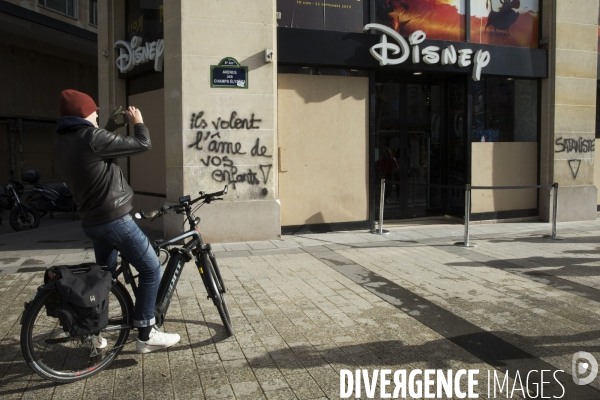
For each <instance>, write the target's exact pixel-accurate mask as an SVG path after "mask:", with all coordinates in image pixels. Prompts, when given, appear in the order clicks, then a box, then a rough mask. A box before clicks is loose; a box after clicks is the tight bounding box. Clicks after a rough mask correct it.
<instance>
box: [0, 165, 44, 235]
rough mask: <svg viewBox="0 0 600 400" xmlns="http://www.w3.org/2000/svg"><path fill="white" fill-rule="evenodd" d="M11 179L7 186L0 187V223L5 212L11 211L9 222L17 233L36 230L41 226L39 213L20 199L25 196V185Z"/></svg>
mask: <svg viewBox="0 0 600 400" xmlns="http://www.w3.org/2000/svg"><path fill="white" fill-rule="evenodd" d="M12 175H13V174H12V173H11V177H10V179H9V182H8V184H7V185H6V186H4V187H0V222H2V214H4V211H10V215H9V217H8V222H9V223H10V226H11V227H12V228H13V229H14V230H15V231H24V230H27V229H35V228H37V227H38V226H39V225H40V215H39V214H38V212H37V211H36V210H35V209H34V208H32V207H30V206H27V205H25V204H23V203H21V200H19V198H20V197H21V196H22V195H23V190H24V187H23V184H22V183H21V182H18V181H15V180H14V179H13V178H12Z"/></svg>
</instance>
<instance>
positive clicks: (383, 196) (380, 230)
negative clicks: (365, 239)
mask: <svg viewBox="0 0 600 400" xmlns="http://www.w3.org/2000/svg"><path fill="white" fill-rule="evenodd" d="M384 203H385V179H382V180H381V198H380V200H379V229H373V230H371V233H374V234H376V235H387V234H388V233H390V232H389V231H384V230H383V205H384Z"/></svg>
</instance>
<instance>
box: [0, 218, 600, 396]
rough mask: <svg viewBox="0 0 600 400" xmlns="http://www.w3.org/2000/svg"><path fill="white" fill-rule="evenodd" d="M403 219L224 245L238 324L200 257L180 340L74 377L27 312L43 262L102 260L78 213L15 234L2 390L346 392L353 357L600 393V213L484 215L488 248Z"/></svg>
mask: <svg viewBox="0 0 600 400" xmlns="http://www.w3.org/2000/svg"><path fill="white" fill-rule="evenodd" d="M390 230H391V232H390V234H389V235H387V236H378V235H373V234H370V233H368V232H364V231H362V232H361V231H356V232H337V233H329V234H305V235H297V236H284V237H283V239H282V240H272V241H262V242H246V243H227V244H216V245H214V246H213V249H214V250H215V252H216V254H217V258H218V259H219V265H220V268H221V270H222V274H223V278H224V280H225V282H226V284H227V285H228V287H229V293H228V294H227V295H226V298H227V302H228V305H229V309H230V312H231V316H232V319H233V324H234V327H235V330H236V336H235V337H232V338H225V335H224V329H223V327H222V324H221V321H220V319H219V316H218V313H217V311H216V309H215V307H214V306H212V303H211V302H210V301H209V300H206V293H205V290H204V287H203V284H202V282H201V280H200V276H199V274H198V273H197V272H196V270H195V268H186V269H184V271H183V274H182V278H181V280H180V282H179V285H178V287H177V295H176V296H175V297H174V298H173V301H172V303H171V307H170V308H169V313H168V318H167V321H166V323H165V328H166V330H168V331H175V332H179V333H180V334H181V335H182V340H181V343H180V344H178V345H177V346H175V347H174V348H172V349H169V350H168V351H163V352H158V353H153V354H149V355H144V356H142V355H138V354H136V353H135V347H134V344H133V345H132V343H130V344H128V345H127V346H126V348H125V349H124V351H123V352H122V353H121V354H120V355H119V357H118V359H117V362H116V363H114V364H113V365H112V366H111V367H110V369H108V370H106V371H104V372H102V373H100V374H99V375H97V376H95V377H93V378H90V379H88V380H85V381H80V382H77V383H74V384H69V385H55V384H53V383H50V382H47V381H44V380H42V379H41V378H39V377H38V376H37V375H35V374H32V372H31V370H29V369H28V367H27V366H26V364H25V363H24V361H23V359H22V356H21V354H20V351H19V330H20V325H19V317H20V313H21V311H22V308H23V303H24V302H25V301H27V300H29V299H30V298H31V296H32V295H33V294H34V293H35V290H36V288H37V286H38V285H39V284H40V283H41V280H42V272H41V271H42V270H43V269H45V268H46V267H47V266H49V265H53V264H57V263H78V262H82V261H86V260H93V251H92V250H91V244H90V243H89V241H88V240H87V238H85V237H84V236H83V235H82V234H81V230H80V228H79V223H78V222H74V223H65V224H63V225H61V229H60V232H58V230H57V229H55V228H53V227H49V228H41V229H38V230H36V231H33V232H26V233H25V232H21V233H14V234H5V235H0V319H1V320H2V321H3V323H2V324H0V398H36V399H45V398H54V399H66V398H77V399H94V398H99V399H100V398H102V399H106V398H115V399H152V400H156V399H175V398H177V399H192V398H193V399H200V398H207V399H213V398H226V399H233V398H236V399H296V398H298V399H321V398H330V399H331V398H340V370H342V369H349V370H351V371H355V370H357V369H367V370H369V371H370V372H369V373H372V372H373V371H374V370H375V369H378V370H380V369H390V370H392V371H395V370H402V369H405V370H407V371H408V372H409V373H410V371H411V370H416V369H421V370H425V369H444V370H446V369H452V370H453V371H454V372H455V373H456V371H458V370H459V369H466V370H469V369H478V370H479V371H480V372H479V375H478V377H477V379H478V381H479V385H478V386H477V390H476V393H479V394H480V398H488V397H487V393H488V381H487V377H488V375H487V374H488V371H489V372H490V373H491V374H492V376H493V374H494V373H496V374H497V376H498V377H499V379H500V380H502V379H503V377H504V373H505V372H506V371H508V372H507V375H508V376H509V380H508V383H509V386H510V387H511V388H513V386H514V387H517V388H518V385H517V383H518V379H516V378H517V376H516V371H519V373H520V377H521V378H522V381H523V384H525V377H526V375H527V373H528V371H531V370H537V371H541V370H551V371H555V370H559V369H560V370H563V371H565V372H564V373H558V374H557V377H558V378H559V380H560V381H561V382H562V385H564V391H566V395H565V396H564V397H563V398H565V399H600V377H599V378H597V379H596V380H594V381H593V382H592V383H591V384H590V385H587V386H576V385H574V383H573V381H572V379H571V375H570V374H571V372H572V371H571V369H572V366H571V362H572V357H573V354H574V353H575V352H577V351H586V352H589V353H591V354H592V355H594V356H595V357H596V358H597V359H599V360H600V339H599V337H600V308H599V307H598V305H599V303H600V220H599V221H593V222H582V223H561V224H559V234H560V235H561V236H563V237H564V238H565V240H562V241H552V240H549V239H545V238H543V237H542V235H544V234H547V233H549V231H550V225H549V224H544V223H538V222H535V223H534V222H530V223H510V224H509V223H506V224H490V225H472V227H471V240H472V241H473V242H475V243H477V244H478V247H477V248H476V249H464V248H461V247H457V246H454V245H453V243H454V242H457V241H461V240H462V233H463V230H462V225H452V224H446V225H426V226H411V225H402V226H397V227H394V228H390ZM191 265H192V264H191ZM133 336H135V335H133ZM548 377H549V378H548ZM535 379H537V381H538V383H539V382H540V377H539V376H537V377H536V378H534V380H535ZM544 381H545V382H546V381H552V383H548V384H546V385H544V386H545V390H546V392H545V393H544V394H545V396H553V395H555V396H557V397H559V396H560V394H561V387H560V386H559V385H557V384H556V382H555V381H554V380H553V378H552V375H547V376H546V377H545V379H544ZM530 386H531V385H530ZM460 387H461V388H462V389H464V390H465V391H466V380H464V381H461V385H460ZM392 390H393V386H392V389H389V388H388V392H389V393H391V392H392ZM379 397H380V391H379V384H378V385H377V389H376V391H375V396H374V398H379ZM407 397H408V398H412V397H411V396H410V394H408V395H407ZM413 397H414V396H413ZM351 398H355V394H354V393H353V394H352V397H351ZM361 398H366V397H365V388H364V387H363V388H362V397H361ZM444 398H445V397H444ZM456 398H458V397H456ZM498 398H506V396H504V397H502V396H499V397H498ZM512 398H523V393H522V391H516V392H514V395H513V396H512Z"/></svg>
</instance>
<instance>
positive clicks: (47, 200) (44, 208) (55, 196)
mask: <svg viewBox="0 0 600 400" xmlns="http://www.w3.org/2000/svg"><path fill="white" fill-rule="evenodd" d="M21 179H23V181H24V182H27V183H30V184H32V185H33V189H32V193H31V194H30V195H29V196H28V197H27V199H26V203H27V205H28V206H30V207H32V208H34V209H35V210H36V211H37V212H38V213H39V215H40V217H44V216H45V215H47V214H50V218H54V213H55V212H71V211H75V210H76V206H75V203H74V202H73V194H71V191H70V190H69V188H68V187H67V186H66V185H65V184H64V183H63V184H62V185H59V186H55V187H50V186H47V185H42V184H40V183H38V181H39V180H40V173H39V171H37V170H34V169H28V170H27V171H24V172H23V173H22V174H21Z"/></svg>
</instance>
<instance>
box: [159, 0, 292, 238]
mask: <svg viewBox="0 0 600 400" xmlns="http://www.w3.org/2000/svg"><path fill="white" fill-rule="evenodd" d="M164 12H165V15H164V37H165V51H164V54H165V63H164V70H165V129H166V138H165V141H166V164H167V165H166V168H167V174H166V176H167V201H170V202H176V201H177V199H178V198H179V197H180V196H183V195H190V196H192V198H193V197H196V196H198V192H199V191H204V192H215V191H219V190H222V189H223V187H224V186H225V185H228V186H229V193H228V194H227V195H226V196H224V201H219V202H214V203H212V204H210V205H206V206H205V207H203V208H201V209H200V210H199V212H198V214H197V215H198V216H200V217H201V218H202V222H201V225H200V228H201V232H202V234H203V237H204V238H205V240H208V241H219V242H227V241H247V240H264V239H274V238H278V237H279V236H280V232H281V228H280V207H279V200H278V198H279V196H278V185H277V179H278V176H277V173H278V167H277V152H276V149H277V144H276V140H277V128H276V127H277V97H276V95H277V53H276V48H277V46H276V20H275V0H265V1H260V2H246V1H229V2H214V1H199V0H165V1H164ZM266 49H271V50H273V51H274V57H273V62H271V63H267V62H266V61H265V50H266ZM225 57H233V58H235V59H236V60H237V61H238V62H239V63H240V65H242V66H247V67H248V71H249V73H248V74H249V77H248V89H237V88H211V85H210V83H211V65H217V64H218V63H219V62H220V61H221V60H222V59H223V58H225ZM182 223H183V219H182V218H181V217H179V216H168V218H165V226H164V228H165V235H166V237H172V236H173V235H175V234H178V233H179V232H180V229H181V225H182Z"/></svg>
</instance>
